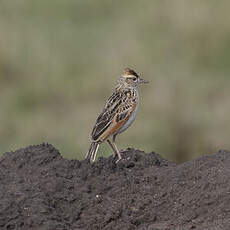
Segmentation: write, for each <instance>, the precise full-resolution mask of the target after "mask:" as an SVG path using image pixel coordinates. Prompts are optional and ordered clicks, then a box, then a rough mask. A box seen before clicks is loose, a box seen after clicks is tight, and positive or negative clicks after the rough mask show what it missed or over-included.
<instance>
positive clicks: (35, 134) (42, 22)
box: [0, 0, 230, 162]
mask: <svg viewBox="0 0 230 230" xmlns="http://www.w3.org/2000/svg"><path fill="white" fill-rule="evenodd" d="M229 9H230V1H228V0H222V1H214V0H206V1H200V0H199V1H198V0H193V1H182V0H180V1H160V0H158V1H145V0H143V1H137V0H132V1H111V0H101V1H89V0H84V1H79V0H67V1H63V0H36V1H35V0H14V1H13V0H0V152H1V153H3V152H5V151H11V150H16V149H17V148H21V147H26V146H27V145H30V144H39V143H41V142H49V143H52V144H53V145H54V146H55V147H56V148H58V149H59V150H60V151H61V153H62V154H63V155H64V156H65V157H68V158H78V159H82V158H83V157H84V155H85V153H86V151H87V149H88V145H89V138H90V133H91V129H92V127H93V125H94V122H95V119H96V117H97V115H98V114H99V113H100V112H101V110H102V108H103V105H104V103H105V100H106V99H107V98H108V97H109V96H110V94H111V93H112V91H113V90H114V87H115V85H116V81H117V79H118V77H119V76H120V74H121V72H122V71H123V69H124V68H125V67H131V68H134V69H135V70H136V71H137V72H138V73H139V74H140V75H141V76H142V77H143V78H145V79H146V80H149V81H150V84H149V85H145V86H140V88H139V94H140V107H139V111H138V115H137V118H136V121H135V122H134V124H133V125H132V126H131V127H130V128H129V130H128V131H126V132H124V133H123V134H122V135H120V136H119V137H118V146H119V147H120V148H121V149H123V148H126V147H134V148H138V149H141V150H144V151H146V152H150V151H156V152H158V153H160V154H161V155H162V156H164V157H167V158H168V159H170V160H176V161H178V162H179V161H185V160H188V159H191V158H194V157H197V156H199V155H201V154H205V153H212V152H215V151H217V150H218V149H220V148H225V149H230V141H229V138H230V76H229V74H230V61H229V60H230V14H229ZM111 153H112V152H111V150H110V148H109V147H108V146H107V144H104V145H101V148H100V149H99V152H98V155H100V156H102V155H103V156H108V155H109V154H111Z"/></svg>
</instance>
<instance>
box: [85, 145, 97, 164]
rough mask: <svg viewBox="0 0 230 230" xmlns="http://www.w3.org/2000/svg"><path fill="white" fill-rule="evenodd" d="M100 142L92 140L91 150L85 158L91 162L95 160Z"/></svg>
mask: <svg viewBox="0 0 230 230" xmlns="http://www.w3.org/2000/svg"><path fill="white" fill-rule="evenodd" d="M98 147H99V144H98V143H97V142H92V143H91V144H90V146H89V150H88V152H87V154H86V156H85V159H88V160H90V161H91V162H94V161H95V159H96V155H97V150H98Z"/></svg>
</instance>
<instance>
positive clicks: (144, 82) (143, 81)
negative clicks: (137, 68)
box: [139, 78, 149, 84]
mask: <svg viewBox="0 0 230 230" xmlns="http://www.w3.org/2000/svg"><path fill="white" fill-rule="evenodd" d="M139 82H140V84H147V83H149V82H148V81H146V80H144V79H143V78H140V81H139Z"/></svg>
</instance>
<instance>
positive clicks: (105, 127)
mask: <svg viewBox="0 0 230 230" xmlns="http://www.w3.org/2000/svg"><path fill="white" fill-rule="evenodd" d="M135 106H136V103H135V101H133V100H131V99H130V94H128V93H126V92H124V93H122V92H119V91H115V92H114V93H113V94H112V96H111V97H110V98H109V99H108V100H107V102H106V104H105V106H104V109H103V111H102V113H101V114H100V115H99V117H98V118H97V120H96V123H95V125H94V128H93V131H92V134H91V136H92V139H93V140H94V141H103V140H105V139H106V138H107V137H108V136H110V135H111V134H114V133H115V132H116V131H117V130H119V129H120V128H121V127H122V125H123V124H124V123H125V122H126V121H127V120H128V118H129V117H130V115H131V113H132V111H133V110H134V109H135Z"/></svg>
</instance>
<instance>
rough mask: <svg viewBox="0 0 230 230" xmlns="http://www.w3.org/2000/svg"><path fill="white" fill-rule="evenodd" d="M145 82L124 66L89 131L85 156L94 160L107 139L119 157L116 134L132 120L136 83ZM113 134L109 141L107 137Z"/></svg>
mask: <svg viewBox="0 0 230 230" xmlns="http://www.w3.org/2000/svg"><path fill="white" fill-rule="evenodd" d="M140 83H147V82H146V81H145V80H143V79H141V78H140V77H139V76H138V75H137V73H136V72H135V71H134V70H131V69H129V68H126V69H125V71H124V73H123V75H122V76H121V78H120V79H119V82H118V85H117V87H116V90H115V91H114V93H113V94H112V95H111V96H110V97H109V99H108V100H107V102H106V104H105V106H104V108H103V110H102V112H101V114H100V115H99V116H98V118H97V120H96V122H95V125H94V127H93V131H92V133H91V139H92V140H91V145H90V148H89V151H88V152H87V154H86V158H87V159H89V160H90V161H95V158H96V153H97V150H98V147H99V145H100V144H101V143H102V142H104V141H105V140H107V142H108V143H109V145H110V146H111V148H112V149H113V151H114V155H115V156H116V155H117V156H118V161H119V160H120V159H121V155H120V152H119V150H118V148H117V146H116V144H115V140H116V136H117V135H118V134H119V133H121V132H123V131H125V130H126V129H127V128H128V127H129V126H130V125H131V124H132V122H133V121H134V119H135V116H136V112H137V108H138V91H137V88H136V87H137V85H139V84H140ZM110 136H113V141H112V142H111V141H110V140H109V139H108V138H109V137H110Z"/></svg>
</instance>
